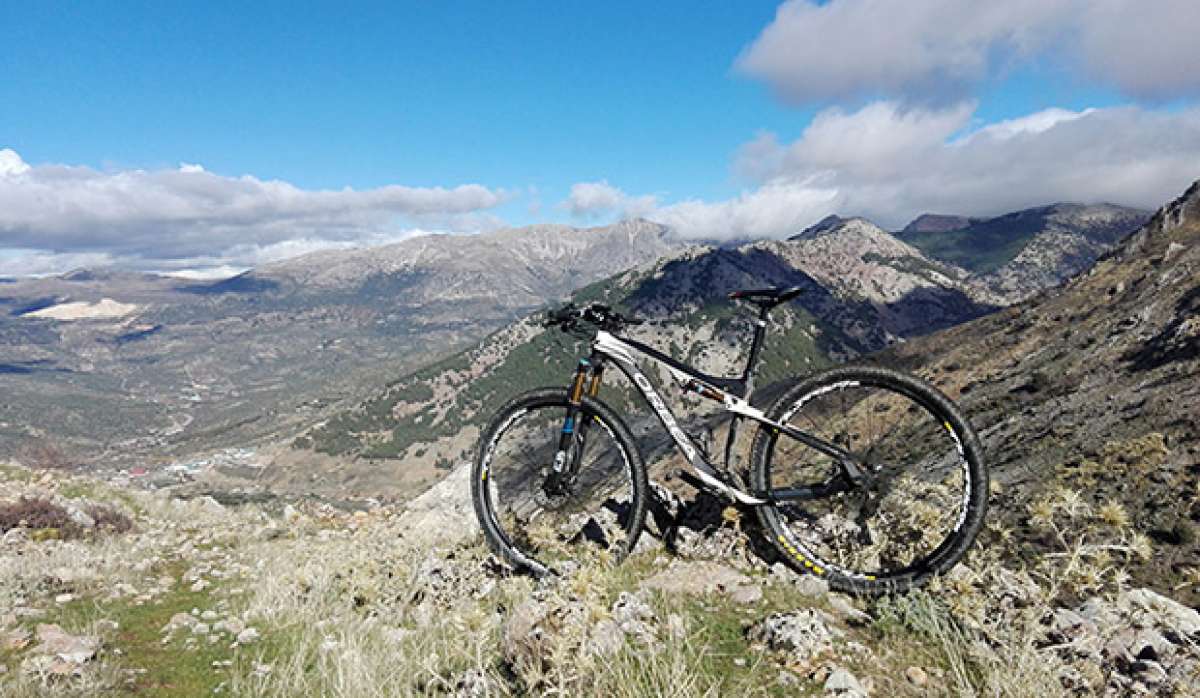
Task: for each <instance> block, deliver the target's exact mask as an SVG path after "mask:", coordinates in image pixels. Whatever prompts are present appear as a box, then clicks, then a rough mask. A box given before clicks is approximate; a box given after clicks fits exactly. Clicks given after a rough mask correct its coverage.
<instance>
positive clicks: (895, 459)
mask: <svg viewBox="0 0 1200 698" xmlns="http://www.w3.org/2000/svg"><path fill="white" fill-rule="evenodd" d="M851 391H854V393H853V395H851V394H850V392H851ZM839 398H840V399H841V400H842V405H841V406H840V407H839V406H838V405H837V400H838V399H839ZM876 400H877V401H876ZM906 400H907V402H905V401H906ZM826 403H828V406H826ZM823 407H824V409H822V408H823ZM839 409H840V410H841V412H839V411H838V410H839ZM767 417H768V418H769V419H771V420H772V421H774V422H788V423H790V424H793V425H794V426H795V427H796V428H798V429H800V430H802V431H805V432H807V433H810V434H813V435H815V436H820V437H821V438H824V439H826V440H827V441H831V442H835V443H839V445H842V446H843V447H844V448H846V449H847V450H850V451H851V452H852V453H854V454H855V456H856V457H859V458H861V459H862V460H863V462H864V463H867V464H868V465H871V466H873V472H874V471H878V472H879V473H880V475H881V477H880V478H879V480H878V483H880V484H876V485H875V487H877V488H879V489H878V490H877V491H873V496H871V497H868V496H867V493H866V491H865V490H856V489H852V490H850V491H847V492H842V493H839V494H836V495H832V496H829V497H826V498H823V499H814V500H810V501H801V502H791V503H779V504H769V505H764V506H760V507H758V516H759V520H760V521H761V522H762V525H763V527H764V529H765V530H766V531H767V532H768V533H769V536H770V539H771V542H772V544H774V546H775V547H776V548H777V549H778V550H779V552H780V553H781V554H782V555H783V557H784V559H785V560H787V561H788V563H789V564H790V565H791V566H792V567H794V568H796V569H797V570H802V571H807V572H812V573H815V574H819V575H821V576H823V577H824V578H825V579H827V580H828V581H829V585H830V586H831V587H832V588H834V589H837V590H840V591H845V592H849V593H854V594H872V595H873V594H885V593H899V592H902V591H904V590H906V589H909V588H911V587H914V586H919V585H921V584H924V583H925V582H927V581H928V580H929V579H930V577H932V576H933V575H937V574H941V573H943V572H945V571H947V570H949V569H950V568H951V567H952V566H953V565H954V564H955V563H957V562H958V561H959V560H960V559H961V558H962V557H963V555H964V554H965V553H966V552H967V550H968V548H970V546H971V544H972V543H973V542H974V540H975V537H976V535H977V534H978V532H979V529H980V527H981V526H982V525H983V519H984V515H985V513H986V511H987V493H988V473H987V467H986V465H985V464H984V461H983V451H982V448H981V447H980V445H979V439H978V438H977V437H976V436H975V432H974V431H973V430H972V429H971V425H970V423H969V422H968V421H967V419H966V418H965V417H963V415H962V414H961V413H960V412H959V410H958V409H957V408H956V407H955V405H954V403H953V402H951V401H950V399H949V398H947V397H946V396H945V395H943V394H942V393H941V392H939V391H938V390H937V389H936V388H934V387H933V386H932V385H930V384H928V383H926V382H925V381H923V380H921V379H919V378H916V377H914V376H910V375H907V374H903V373H899V372H897V371H892V370H889V369H885V368H876V367H852V366H851V367H842V368H835V369H832V370H829V371H826V372H824V373H821V374H818V375H815V376H812V377H809V378H807V379H805V380H803V381H801V382H800V383H799V384H797V385H796V386H794V387H793V388H791V389H789V390H788V391H787V392H786V393H784V394H783V395H782V396H781V397H780V398H779V399H778V400H776V401H775V403H774V404H773V405H772V406H771V408H770V409H769V410H768V412H767ZM797 418H799V419H800V420H803V421H796V420H797ZM888 420H891V421H890V423H889V422H888ZM878 422H883V423H882V424H879V423H878ZM822 431H823V432H825V433H817V432H822ZM868 442H869V443H870V445H865V444H867V443H868ZM943 442H948V444H944V443H943ZM880 443H885V444H886V446H883V447H881V446H880V445H879V444H880ZM860 451H861V452H860ZM800 454H803V455H800ZM835 471H836V466H834V465H833V461H832V459H829V458H828V457H827V456H824V455H822V454H820V453H818V452H816V451H814V450H813V449H811V448H808V447H806V446H803V444H800V443H799V442H798V441H795V440H793V439H790V438H788V437H787V436H786V435H782V436H781V435H780V434H779V433H778V431H777V430H776V429H774V428H771V427H768V426H765V425H764V426H762V427H760V428H759V430H758V433H757V434H756V435H755V438H754V443H753V447H752V451H751V472H750V477H751V486H752V488H753V490H754V491H755V492H769V491H771V490H772V489H780V488H783V487H799V486H814V485H818V484H821V483H822V482H828V481H829V478H831V477H832V473H833V472H835ZM821 473H824V475H821ZM822 477H824V478H826V479H824V480H822V479H821V478H822ZM883 483H886V484H883ZM883 488H891V489H890V490H887V491H884V489H883ZM855 498H857V500H855ZM889 498H890V499H889ZM867 502H870V503H867ZM884 503H887V505H888V506H887V509H886V510H885V509H884ZM951 504H953V505H954V506H953V508H954V510H953V511H950V512H947V511H944V510H945V509H947V508H949V505H951ZM872 507H876V508H875V509H873V508H872ZM826 510H828V512H829V513H822V512H824V511H826ZM851 511H853V512H854V515H853V516H851V515H850V514H849V512H851ZM863 512H868V513H869V515H870V516H872V517H878V519H871V520H868V519H866V518H865V515H864V513H863ZM905 520H907V523H909V525H911V527H912V529H913V530H912V531H902V530H900V529H899V525H900V524H903V523H906V521H905ZM881 524H882V525H881ZM935 525H936V526H935ZM877 537H878V539H877ZM854 546H859V547H858V548H857V549H855V548H854ZM867 567H872V568H877V569H864V568H867Z"/></svg>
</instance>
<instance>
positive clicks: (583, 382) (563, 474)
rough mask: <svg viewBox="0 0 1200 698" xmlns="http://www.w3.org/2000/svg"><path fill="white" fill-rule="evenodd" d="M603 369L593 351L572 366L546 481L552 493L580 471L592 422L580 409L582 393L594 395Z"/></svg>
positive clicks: (560, 488) (596, 392)
mask: <svg viewBox="0 0 1200 698" xmlns="http://www.w3.org/2000/svg"><path fill="white" fill-rule="evenodd" d="M603 373H604V363H603V359H602V358H600V357H597V356H596V355H593V356H592V357H591V358H590V359H580V360H579V364H578V365H577V366H576V367H575V377H574V379H572V381H571V389H570V391H569V392H568V400H567V402H568V406H567V414H566V416H565V417H564V418H563V424H562V431H561V432H560V434H559V437H558V450H557V452H555V454H554V469H553V472H552V473H551V474H550V477H549V478H547V481H546V487H547V489H548V490H553V491H554V493H561V492H562V490H563V488H564V487H570V485H571V484H572V483H573V482H574V481H575V478H576V476H578V474H579V464H580V459H581V458H582V457H583V447H584V445H585V444H586V441H587V433H588V430H589V429H590V428H591V422H590V421H589V420H588V419H587V418H586V417H585V415H584V413H583V397H584V395H585V394H586V395H587V396H588V397H595V396H596V395H598V394H599V393H600V380H601V376H602V375H603Z"/></svg>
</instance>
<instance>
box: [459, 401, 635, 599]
mask: <svg viewBox="0 0 1200 698" xmlns="http://www.w3.org/2000/svg"><path fill="white" fill-rule="evenodd" d="M568 406H569V401H568V398H567V392H566V391H565V390H562V389H560V388H541V389H536V390H531V391H529V392H527V393H524V394H522V395H519V396H517V397H516V398H513V399H512V400H511V401H509V402H508V403H507V404H505V405H504V406H503V407H501V408H500V410H499V411H498V412H497V413H496V416H495V417H494V418H493V419H492V421H491V423H490V424H489V425H488V427H487V429H485V430H484V432H483V435H482V436H481V438H480V440H479V449H478V453H477V456H476V458H475V466H474V468H473V470H472V476H471V498H472V500H473V502H474V505H475V514H476V516H477V517H478V518H479V524H480V527H481V528H482V529H483V533H484V537H485V538H486V539H487V541H488V545H489V546H491V549H492V550H493V552H495V553H496V554H497V555H498V556H500V557H501V558H502V559H503V560H504V561H505V562H506V563H507V564H509V565H511V566H512V567H514V568H516V569H518V570H522V571H526V572H530V573H532V574H534V575H535V576H542V575H545V574H548V573H555V572H562V571H563V570H564V568H566V567H567V566H568V565H569V564H572V563H574V564H577V563H579V562H581V561H583V559H584V558H589V557H590V558H595V556H596V555H597V554H599V555H601V556H603V557H604V558H606V559H608V560H609V561H611V562H613V563H616V562H620V561H621V560H623V559H624V558H625V556H626V555H628V554H629V552H630V551H631V550H633V547H634V545H636V544H637V539H638V536H639V535H641V532H642V528H643V525H644V523H645V519H646V497H647V490H648V485H647V480H646V466H645V464H644V462H643V461H642V457H641V454H640V453H639V452H638V449H637V446H636V445H635V442H634V440H633V436H632V434H631V433H630V431H629V428H628V427H627V426H626V425H625V423H624V422H623V421H622V420H621V418H620V417H619V416H618V415H617V414H616V412H614V411H613V410H612V408H610V407H608V406H607V405H605V404H604V403H603V402H601V401H599V400H597V399H594V398H589V397H584V398H583V403H582V410H583V413H582V414H581V416H580V419H579V424H588V425H590V426H589V427H588V429H589V431H588V432H587V436H586V437H585V439H586V443H585V446H584V448H585V450H584V452H583V454H582V456H581V459H583V460H582V462H581V463H580V470H579V477H578V480H577V483H576V486H575V487H574V488H573V491H572V492H570V493H569V494H568V495H563V496H560V497H548V496H547V495H546V494H545V491H544V489H542V485H543V484H544V482H545V479H544V473H545V471H546V468H547V467H549V462H552V460H553V457H552V456H553V454H554V452H555V451H556V449H557V440H558V435H559V433H561V431H560V430H561V425H562V422H563V418H564V417H565V415H566V413H567V408H568ZM527 415H534V416H532V417H529V418H526V417H527ZM555 418H557V423H553V421H552V420H553V419H555ZM547 419H549V420H551V426H552V427H553V431H550V430H546V429H544V427H543V422H545V421H546V420H547ZM597 427H599V428H597ZM543 434H544V435H545V441H546V442H547V443H548V444H549V445H543ZM506 437H507V438H506ZM510 444H511V445H512V447H513V448H519V453H518V452H514V453H513V454H512V455H511V457H509V456H508V455H506V454H508V453H509V451H507V450H506V449H508V448H509V445H510ZM530 444H536V445H534V446H533V447H532V448H529V447H528V446H529V445H530ZM547 449H548V451H547ZM614 451H615V453H614ZM547 453H548V454H549V456H550V458H549V462H548V461H547V459H546V458H545V456H546V455H547ZM589 454H590V456H594V457H595V459H596V460H595V461H594V462H593V461H591V460H589V457H590V456H589ZM506 459H507V460H506ZM509 461H511V467H507V466H508V465H509ZM589 466H591V468H589ZM610 490H611V491H610ZM500 500H504V501H500ZM592 509H595V510H596V511H591V510H592ZM601 509H603V510H604V511H600V510H601ZM556 511H557V512H562V513H563V516H566V517H568V519H567V521H566V522H565V523H564V524H563V527H573V526H575V525H576V524H582V525H581V526H580V528H579V530H578V531H574V529H573V528H572V529H571V532H570V534H569V535H568V534H567V533H564V532H563V527H559V528H557V529H554V530H553V533H552V535H551V536H547V535H545V529H541V533H542V535H541V537H540V538H539V539H535V536H534V535H532V534H531V531H533V530H534V528H535V527H536V526H549V527H550V528H553V525H552V524H548V523H547V522H546V521H545V520H542V521H536V522H535V521H534V520H535V519H547V518H551V517H553V516H554V514H551V513H550V512H556ZM583 516H587V517H588V518H587V519H586V520H583V519H582V518H581V517H583ZM523 517H528V520H522V518H523ZM599 518H604V519H605V524H606V525H607V528H604V527H602V526H601V524H600V523H599V522H598V519H599ZM505 519H507V521H506V520H505ZM597 532H598V533H597ZM549 538H553V540H548V539H549ZM538 540H540V541H541V542H542V545H540V546H539V544H538ZM583 543H598V545H594V544H593V545H584V544H583ZM568 561H569V562H568Z"/></svg>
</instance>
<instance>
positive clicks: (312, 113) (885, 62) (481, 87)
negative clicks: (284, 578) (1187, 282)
mask: <svg viewBox="0 0 1200 698" xmlns="http://www.w3.org/2000/svg"><path fill="white" fill-rule="evenodd" d="M1082 2H1083V0H1039V1H1038V2H1036V3H1035V2H1033V1H1032V0H1013V1H1012V2H1011V3H1006V4H1005V5H1004V6H1003V7H1004V8H1007V9H1003V10H1000V9H996V8H992V9H991V10H989V11H986V12H980V11H977V8H978V6H977V5H973V4H972V3H970V2H967V1H966V0H912V1H911V2H908V3H879V2H877V1H875V0H834V2H832V3H828V4H822V5H814V4H809V3H807V2H804V1H803V0H793V2H790V3H786V4H785V5H784V6H783V7H782V8H781V7H780V4H779V3H777V2H751V1H746V2H738V3H729V2H673V1H672V2H668V1H663V2H656V3H642V2H638V3H633V2H626V3H606V4H604V5H603V6H599V5H598V4H596V3H577V2H561V3H545V2H540V3H532V2H504V3H490V2H489V3H483V2H462V3H413V2H406V3H399V2H396V3H350V4H349V5H350V6H349V7H343V6H341V5H342V4H341V3H338V4H335V3H296V2H289V3H223V2H204V3H190V4H189V3H183V2H173V3H149V2H147V3H135V2H99V1H98V2H90V3H59V2H44V3H26V4H17V3H8V4H5V5H3V6H2V7H0V27H3V29H2V30H0V32H2V33H0V36H2V37H3V40H2V43H0V47H2V48H0V75H4V76H5V77H4V79H3V80H0V105H2V106H0V273H5V274H14V273H22V272H25V273H45V272H47V271H56V270H62V269H63V268H64V267H67V268H69V267H70V266H73V265H78V264H105V263H114V264H118V265H123V266H132V267H137V268H158V269H202V268H212V269H218V270H223V269H227V268H242V267H245V266H248V265H251V264H254V263H257V262H259V261H267V260H270V259H273V258H278V257H280V256H285V255H287V254H290V253H294V252H297V251H304V250H307V249H312V248H316V247H322V246H346V245H355V244H369V243H374V242H385V241H388V240H391V239H397V238H399V237H403V236H404V235H409V234H412V233H413V232H414V231H421V230H449V231H461V232H475V231H479V230H486V229H489V228H493V227H497V226H502V225H522V224H526V223H530V222H540V221H559V222H569V223H576V224H581V225H582V224H601V223H606V222H609V221H612V220H615V219H617V218H620V217H622V216H632V215H638V216H646V217H649V218H651V219H654V220H660V221H662V222H664V223H666V224H668V225H671V226H672V227H674V228H676V229H677V230H678V232H679V233H680V234H681V235H684V236H689V237H696V238H704V239H713V238H718V239H719V238H723V237H741V236H746V235H749V236H768V237H769V236H780V235H785V234H787V233H789V232H793V231H794V230H795V229H796V228H797V227H802V226H803V225H805V224H807V223H809V222H811V221H812V220H815V219H817V218H819V217H820V216H822V215H824V214H826V213H830V212H839V213H844V214H862V215H868V216H871V217H872V218H874V219H877V220H879V221H880V222H881V223H883V224H885V225H889V226H893V227H894V226H897V225H901V224H903V222H904V220H906V219H907V218H910V217H911V216H914V215H916V214H918V213H920V212H922V211H924V210H930V209H936V210H945V211H947V212H963V213H973V214H980V213H992V212H1000V211H1002V210H1008V209H1010V208H1012V207H1019V206H1023V205H1034V204H1037V203H1045V202H1046V198H1047V197H1050V198H1051V199H1060V198H1061V199H1072V200H1116V201H1117V202H1118V203H1127V204H1131V205H1141V206H1153V205H1157V204H1158V203H1161V202H1162V200H1164V199H1165V198H1167V197H1168V196H1170V195H1171V194H1172V193H1174V192H1175V190H1176V189H1180V188H1181V187H1182V186H1183V185H1186V183H1187V182H1188V181H1190V180H1191V179H1194V178H1196V177H1200V166H1196V167H1195V168H1192V167H1190V166H1189V163H1194V162H1200V157H1193V156H1197V155H1200V117H1197V113H1196V110H1195V107H1194V103H1195V97H1196V95H1197V93H1198V92H1200V82H1198V81H1200V78H1197V77H1196V76H1194V75H1191V74H1190V73H1189V72H1188V71H1186V70H1184V71H1180V70H1177V69H1176V68H1175V67H1174V66H1175V65H1177V64H1180V63H1182V64H1183V65H1185V66H1186V65H1189V64H1190V65H1195V64H1197V61H1200V54H1197V50H1196V49H1195V48H1194V47H1192V45H1193V44H1194V43H1195V42H1194V41H1193V40H1192V37H1194V36H1196V35H1198V34H1200V10H1197V9H1196V8H1197V6H1196V4H1195V3H1194V2H1190V0H1189V1H1188V2H1183V1H1180V0H1164V1H1163V2H1161V3H1155V4H1152V6H1153V8H1154V9H1149V10H1147V9H1142V8H1141V6H1139V5H1138V4H1137V3H1133V2H1127V1H1126V0H1114V1H1113V2H1112V3H1109V5H1111V7H1110V8H1108V9H1106V10H1104V11H1100V10H1094V9H1091V8H1092V7H1093V6H1094V5H1095V4H1094V3H1083V4H1080V3H1082ZM897 8H900V9H897ZM1112 8H1116V9H1112ZM1122 13H1125V14H1122ZM1130 13H1134V14H1132V15H1130ZM1129 16H1135V17H1136V18H1137V19H1138V22H1137V23H1131V22H1130V21H1129V19H1128V17H1129ZM1143 25H1144V26H1143ZM1113 46H1122V47H1123V48H1122V49H1121V51H1122V52H1124V53H1127V54H1128V56H1127V57H1126V56H1122V57H1121V60H1120V61H1115V60H1114V59H1113V57H1112V53H1113V51H1114V49H1113V48H1112V47H1113ZM1138 46H1142V48H1140V49H1139V48H1137V47H1138ZM1130 47H1132V48H1130ZM1159 54H1165V55H1159ZM1189 61H1190V63H1189ZM1191 72H1194V71H1191ZM1148 76H1149V77H1148ZM1154 76H1157V78H1156V77H1154ZM814 119H815V120H814ZM998 125H999V126H998ZM1113 138H1115V141H1112V139H1113ZM1092 143H1095V144H1103V145H1104V148H1103V149H1104V150H1106V151H1111V152H1110V153H1109V155H1107V156H1106V157H1097V156H1096V154H1095V153H1094V152H1092V151H1093V150H1094V149H1093V148H1090V147H1088V145H1089V144H1092ZM1064 158H1065V160H1064ZM5 163H8V164H7V165H6V164H5ZM185 164H186V166H185ZM196 165H199V166H200V167H195V166H196ZM1060 165H1061V166H1062V167H1061V168H1060V169H1066V168H1068V167H1069V168H1070V169H1071V171H1072V172H1073V173H1074V174H1073V176H1071V177H1065V176H1063V175H1062V174H1061V173H1058V172H1055V168H1056V167H1058V166H1060ZM181 168H182V170H183V171H182V172H181ZM201 168H202V169H201ZM1087 168H1090V169H1089V170H1088V172H1090V173H1091V174H1092V175H1093V176H1091V177H1084V176H1081V174H1080V171H1081V170H1084V169H1087ZM1193 169H1194V171H1193ZM1135 170H1136V171H1138V172H1142V174H1140V175H1139V176H1138V177H1136V178H1132V177H1131V176H1129V175H1128V173H1129V172H1132V171H1135ZM1084 174H1087V173H1086V172H1085V173H1084ZM1089 179H1093V180H1095V185H1094V186H1092V185H1091V184H1090V183H1089V182H1088V180H1089ZM964 182H969V183H970V185H969V186H968V185H967V184H964ZM1022 182H1023V183H1024V184H1023V185H1019V184H1020V183H1022ZM346 188H350V189H352V190H354V191H353V192H351V193H347V192H344V190H345V189H346ZM206 240H207V241H209V242H205V241H206Z"/></svg>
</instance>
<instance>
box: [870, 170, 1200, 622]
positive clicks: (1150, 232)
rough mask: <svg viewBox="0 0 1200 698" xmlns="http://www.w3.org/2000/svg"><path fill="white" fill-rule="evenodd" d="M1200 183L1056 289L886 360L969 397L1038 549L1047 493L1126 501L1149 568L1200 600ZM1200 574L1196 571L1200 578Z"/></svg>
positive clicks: (1008, 496) (1145, 575) (1103, 502)
mask: <svg viewBox="0 0 1200 698" xmlns="http://www.w3.org/2000/svg"><path fill="white" fill-rule="evenodd" d="M1198 311H1200V183H1198V184H1197V185H1193V186H1192V188H1191V189H1189V190H1188V191H1187V192H1186V193H1185V194H1184V195H1183V196H1182V197H1180V198H1179V199H1178V200H1176V201H1174V202H1172V203H1171V204H1169V205H1167V206H1165V207H1163V208H1162V209H1161V210H1159V211H1158V212H1157V213H1156V214H1155V215H1154V216H1153V218H1152V219H1151V220H1150V221H1149V222H1148V223H1147V224H1146V225H1145V227H1143V228H1142V229H1141V230H1139V231H1138V232H1137V233H1135V234H1134V235H1133V236H1131V237H1130V238H1128V239H1127V240H1125V241H1124V242H1123V243H1122V244H1121V245H1120V246H1118V247H1117V248H1116V249H1115V250H1113V251H1112V252H1111V253H1109V254H1108V255H1107V256H1105V257H1104V258H1103V259H1102V260H1101V261H1100V262H1099V263H1098V264H1097V265H1096V266H1095V267H1094V268H1093V269H1092V270H1091V271H1089V272H1088V273H1086V274H1084V275H1082V276H1080V277H1078V278H1076V279H1074V280H1072V281H1071V282H1070V283H1068V284H1067V285H1066V286H1065V287H1063V288H1062V289H1060V290H1059V291H1057V292H1055V293H1050V294H1045V295H1043V296H1040V297H1038V298H1037V299H1035V300H1034V301H1031V302H1029V303H1025V304H1022V305H1018V306H1015V307H1012V308H1009V309H1006V310H1004V311H1001V312H999V313H996V314H995V315H991V316H988V317H985V318H981V319H979V320H976V321H974V322H971V323H966V324H964V325H960V326H958V327H955V328H952V329H950V330H947V331H945V332H942V333H939V334H937V335H933V336H929V337H924V338H918V339H915V340H913V341H911V342H908V343H906V344H903V345H900V346H896V347H893V348H892V349H890V350H889V351H887V352H885V353H884V354H882V355H880V356H879V357H878V358H877V359H876V360H878V361H880V362H881V363H887V364H899V365H901V366H905V367H908V368H910V369H913V370H917V371H919V372H921V373H924V374H925V375H927V376H930V377H931V378H933V379H935V380H936V381H937V383H938V384H939V385H940V386H941V387H942V388H943V389H944V390H946V391H947V392H949V393H950V395H952V396H953V397H956V398H958V399H960V400H961V403H962V405H963V406H964V407H965V408H966V410H967V413H968V414H970V415H971V417H972V421H974V423H975V425H976V428H977V429H978V430H979V432H980V434H981V436H982V437H983V439H984V442H985V445H986V448H987V451H988V453H989V458H990V461H991V463H992V464H993V477H994V478H995V480H996V481H997V482H999V483H1000V484H1001V485H1002V486H1003V488H1004V489H1003V491H1002V493H1001V494H1000V497H999V499H998V501H999V503H1000V504H1001V505H1000V506H999V507H997V510H998V511H999V512H1000V516H1001V517H1003V518H1004V519H1005V521H1006V523H1007V524H1009V525H1011V526H1012V534H1013V535H1014V536H1016V537H1017V538H1018V539H1020V540H1022V541H1024V542H1025V543H1026V544H1027V545H1028V546H1029V548H1030V550H1034V549H1036V547H1037V544H1038V540H1037V539H1038V537H1039V536H1041V535H1043V532H1042V531H1039V530H1037V529H1036V528H1031V527H1030V526H1029V521H1030V520H1031V519H1029V518H1027V516H1028V515H1029V514H1031V513H1034V510H1033V509H1029V508H1027V507H1033V506H1037V503H1038V502H1040V501H1043V500H1044V499H1046V498H1049V497H1053V496H1056V495H1055V493H1059V492H1071V493H1074V494H1073V495H1072V496H1075V497H1078V498H1079V499H1078V501H1079V506H1080V507H1085V508H1087V509H1090V510H1097V509H1100V508H1109V509H1112V510H1113V511H1117V510H1118V509H1119V510H1120V511H1123V512H1125V513H1124V514H1123V515H1125V516H1129V517H1130V518H1131V519H1132V520H1133V521H1135V522H1136V524H1135V525H1136V526H1137V528H1138V529H1139V530H1140V531H1141V532H1142V533H1144V534H1145V535H1146V536H1148V540H1149V541H1150V544H1151V545H1152V546H1153V555H1152V556H1151V557H1150V559H1149V560H1148V561H1147V562H1146V564H1143V565H1140V566H1138V567H1137V568H1136V569H1135V570H1131V574H1132V576H1133V579H1134V580H1135V581H1146V580H1149V579H1157V580H1159V582H1158V583H1161V584H1163V585H1165V586H1168V587H1172V586H1174V585H1176V584H1180V585H1182V586H1180V587H1178V588H1179V589H1180V593H1181V594H1183V598H1184V599H1186V600H1188V602H1189V603H1192V604H1195V603H1197V602H1200V594H1198V593H1197V589H1196V588H1195V583H1196V581H1197V579H1198V578H1200V576H1198V575H1200V565H1197V560H1200V546H1198V544H1197V541H1198V539H1200V535H1198V533H1200V445H1198V444H1200V321H1198V317H1200V316H1198ZM1189 580H1190V581H1189Z"/></svg>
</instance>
